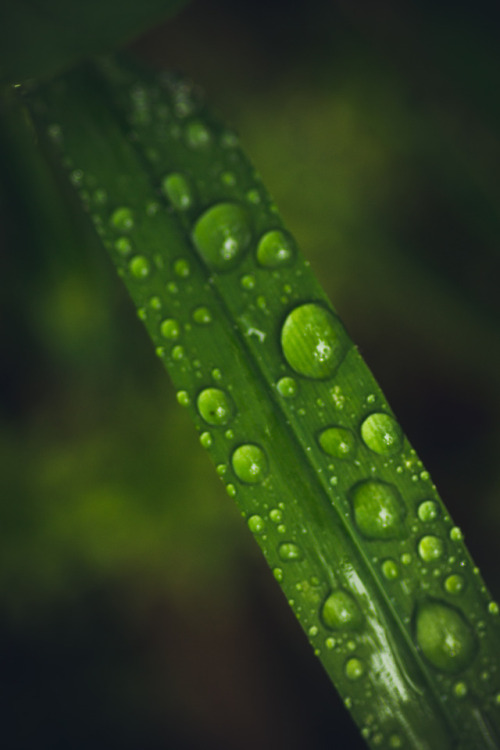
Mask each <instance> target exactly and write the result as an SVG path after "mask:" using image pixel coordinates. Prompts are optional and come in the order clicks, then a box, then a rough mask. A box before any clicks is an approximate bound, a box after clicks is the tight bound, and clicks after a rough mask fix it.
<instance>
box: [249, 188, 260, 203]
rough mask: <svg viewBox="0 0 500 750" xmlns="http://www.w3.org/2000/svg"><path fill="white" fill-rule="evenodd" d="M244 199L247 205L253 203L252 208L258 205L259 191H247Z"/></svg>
mask: <svg viewBox="0 0 500 750" xmlns="http://www.w3.org/2000/svg"><path fill="white" fill-rule="evenodd" d="M246 199H247V201H249V203H253V204H254V206H256V205H258V204H259V203H260V193H259V191H258V190H255V189H252V190H249V191H248V192H247V194H246Z"/></svg>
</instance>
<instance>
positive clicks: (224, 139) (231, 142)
mask: <svg viewBox="0 0 500 750" xmlns="http://www.w3.org/2000/svg"><path fill="white" fill-rule="evenodd" d="M220 143H221V146H222V147H223V148H236V146H237V145H238V143H239V139H238V136H237V135H236V133H234V132H233V131H231V130H226V131H225V132H224V133H223V134H222V136H221V139H220Z"/></svg>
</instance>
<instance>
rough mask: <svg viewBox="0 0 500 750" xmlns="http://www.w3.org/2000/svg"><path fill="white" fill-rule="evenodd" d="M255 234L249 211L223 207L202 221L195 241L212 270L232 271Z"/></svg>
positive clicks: (197, 224)
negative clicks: (253, 233)
mask: <svg viewBox="0 0 500 750" xmlns="http://www.w3.org/2000/svg"><path fill="white" fill-rule="evenodd" d="M251 239H252V232H251V229H250V223H249V219H248V214H247V212H246V210H245V209H244V208H243V207H242V206H240V205H238V204H237V203H219V204H217V205H216V206H212V208H209V209H208V211H205V213H204V214H202V216H201V217H200V218H199V219H198V221H197V222H196V224H195V227H194V230H193V241H194V244H195V246H196V249H197V250H198V252H199V253H200V255H201V257H202V258H203V259H204V260H205V262H206V263H207V265H208V266H209V267H210V268H215V269H216V270H218V271H230V270H232V269H233V268H234V267H235V266H236V265H237V264H238V263H239V262H240V260H241V259H242V257H243V255H244V253H245V251H246V250H247V248H248V246H249V245H250V242H251Z"/></svg>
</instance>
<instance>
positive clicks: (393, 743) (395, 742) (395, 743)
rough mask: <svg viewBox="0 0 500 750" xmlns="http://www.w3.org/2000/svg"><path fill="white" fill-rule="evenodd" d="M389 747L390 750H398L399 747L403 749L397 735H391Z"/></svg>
mask: <svg viewBox="0 0 500 750" xmlns="http://www.w3.org/2000/svg"><path fill="white" fill-rule="evenodd" d="M389 747H390V748H391V750H399V748H400V747H403V740H402V739H401V737H400V736H399V734H391V736H390V737H389Z"/></svg>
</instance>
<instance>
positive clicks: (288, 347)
mask: <svg viewBox="0 0 500 750" xmlns="http://www.w3.org/2000/svg"><path fill="white" fill-rule="evenodd" d="M281 346H282V349H283V354H284V355H285V359H286V361H287V362H288V364H289V365H290V367H291V368H292V369H293V370H295V372H297V373H298V374H299V375H303V376H305V377H308V378H314V379H316V380H323V379H325V378H329V377H332V375H334V373H335V371H336V369H337V368H338V366H339V365H340V363H341V361H342V359H343V358H344V356H345V354H346V351H347V347H348V346H349V339H348V337H347V334H346V332H345V330H344V328H343V326H342V324H341V322H340V320H339V319H338V318H337V317H335V316H334V315H333V313H331V312H330V311H329V310H326V309H325V308H324V307H322V306H321V305H318V304H315V303H309V304H305V305H300V306H299V307H296V308H295V309H294V310H292V312H291V313H290V314H289V315H288V317H287V318H286V320H285V322H284V324H283V327H282V329H281Z"/></svg>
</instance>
